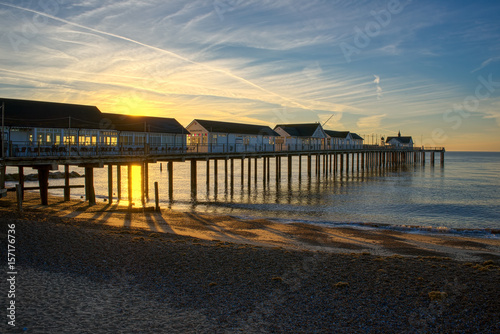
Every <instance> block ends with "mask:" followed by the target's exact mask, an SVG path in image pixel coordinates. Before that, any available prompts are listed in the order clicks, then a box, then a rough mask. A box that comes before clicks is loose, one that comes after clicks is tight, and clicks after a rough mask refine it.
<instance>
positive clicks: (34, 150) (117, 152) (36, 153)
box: [4, 141, 444, 158]
mask: <svg viewBox="0 0 500 334" xmlns="http://www.w3.org/2000/svg"><path fill="white" fill-rule="evenodd" d="M347 150H348V151H358V150H359V151H383V150H399V151H444V148H443V147H396V146H389V145H387V146H379V145H354V144H352V145H347V144H344V145H329V144H321V143H319V144H267V143H263V144H262V143H261V144H185V143H184V144H182V143H181V144H162V145H154V144H140V145H116V144H115V145H107V144H92V145H79V144H52V145H50V144H43V143H31V142H19V141H17V142H16V141H10V142H9V143H8V145H6V147H5V152H4V153H5V154H4V157H11V158H17V157H71V156H74V157H77V156H81V157H85V156H138V155H153V156H154V155H158V156H165V155H179V154H191V153H228V154H231V153H272V152H321V151H347Z"/></svg>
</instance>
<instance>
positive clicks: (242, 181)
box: [240, 158, 245, 188]
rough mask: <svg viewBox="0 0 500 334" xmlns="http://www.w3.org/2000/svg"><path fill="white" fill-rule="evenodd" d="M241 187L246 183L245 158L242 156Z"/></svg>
mask: <svg viewBox="0 0 500 334" xmlns="http://www.w3.org/2000/svg"><path fill="white" fill-rule="evenodd" d="M240 178H241V187H242V188H243V186H244V185H245V158H241V176H240Z"/></svg>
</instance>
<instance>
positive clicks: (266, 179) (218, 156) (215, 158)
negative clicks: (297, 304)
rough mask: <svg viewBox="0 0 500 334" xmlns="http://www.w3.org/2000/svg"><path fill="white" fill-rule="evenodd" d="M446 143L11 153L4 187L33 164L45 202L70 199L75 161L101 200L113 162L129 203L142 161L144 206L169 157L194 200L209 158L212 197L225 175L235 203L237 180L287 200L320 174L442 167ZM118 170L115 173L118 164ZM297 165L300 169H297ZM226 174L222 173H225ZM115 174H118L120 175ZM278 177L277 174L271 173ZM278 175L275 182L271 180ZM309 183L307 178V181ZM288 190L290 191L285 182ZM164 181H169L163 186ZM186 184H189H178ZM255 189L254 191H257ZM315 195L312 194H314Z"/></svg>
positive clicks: (247, 188) (343, 176)
mask: <svg viewBox="0 0 500 334" xmlns="http://www.w3.org/2000/svg"><path fill="white" fill-rule="evenodd" d="M444 152H445V150H444V148H413V149H396V148H384V147H370V148H368V149H351V150H328V151H325V150H320V151H279V152H258V153H257V152H255V153H250V152H247V153H189V152H182V153H178V154H168V155H134V156H130V155H127V156H116V155H114V156H84V157H81V156H65V157H61V156H53V157H50V156H43V157H14V158H6V159H4V161H3V163H4V164H3V165H2V166H1V167H2V168H1V180H0V181H1V186H2V188H5V187H4V184H5V181H4V180H5V167H6V166H12V167H18V170H19V184H20V186H21V191H24V190H27V189H26V188H24V181H23V174H24V173H23V168H24V167H32V168H34V169H37V170H38V179H39V186H38V187H31V188H28V189H39V190H40V198H41V203H42V205H47V204H48V189H51V188H62V189H64V199H65V200H69V199H70V190H71V188H77V187H82V185H71V184H70V178H69V166H70V165H73V166H79V167H83V168H84V169H85V185H84V187H85V200H87V201H88V202H89V204H90V205H92V204H95V197H96V196H95V191H94V168H103V167H104V166H106V167H107V172H108V203H110V204H111V203H112V202H113V192H114V186H115V187H116V188H115V189H116V198H117V199H118V200H122V197H123V196H122V195H123V194H122V172H123V168H122V167H126V172H127V173H128V174H127V176H128V177H127V180H128V187H127V190H128V194H127V196H126V197H127V199H128V202H129V205H131V203H132V197H133V182H132V181H133V174H135V173H133V168H132V166H139V167H140V169H139V172H138V173H137V175H136V177H139V178H140V182H138V184H137V186H138V187H139V193H140V197H141V202H142V205H143V206H144V205H145V203H146V200H147V199H148V198H149V193H150V189H149V164H151V163H157V162H166V168H167V173H168V179H167V185H166V187H167V189H168V192H167V194H168V201H169V202H173V201H174V182H173V181H174V177H173V176H174V163H186V162H189V163H190V193H191V200H192V202H193V203H196V202H197V198H198V185H199V183H198V168H199V163H200V162H202V163H203V162H204V163H205V166H204V167H205V169H206V170H205V182H206V192H207V199H208V197H209V194H210V193H211V192H213V198H214V200H215V201H217V200H218V196H219V195H222V194H221V193H220V191H219V189H218V187H219V177H223V179H224V186H225V187H224V191H223V198H224V200H225V201H227V200H228V199H229V200H230V201H231V202H232V201H233V200H234V196H235V188H236V184H237V183H239V184H240V185H239V186H240V190H241V191H240V192H241V193H240V197H241V199H243V198H244V193H245V192H247V193H248V196H247V199H248V200H250V196H251V195H253V196H254V197H255V198H254V200H256V197H257V196H259V192H257V191H253V190H255V189H256V188H257V186H262V189H263V191H262V193H261V194H260V195H262V196H263V197H264V200H265V199H266V198H267V197H270V196H271V195H270V193H269V190H270V189H271V187H274V189H275V196H274V197H275V201H281V200H282V193H283V194H286V196H288V197H287V201H288V202H289V203H291V201H292V197H293V196H292V194H293V191H292V188H293V186H294V185H295V186H297V187H299V188H301V187H307V190H308V191H309V192H310V191H311V190H312V188H311V187H313V186H315V187H318V189H317V190H318V191H319V190H320V187H321V186H322V184H323V186H326V183H324V182H323V183H322V182H314V183H313V182H311V180H312V179H313V178H314V177H315V178H317V180H323V179H326V180H327V179H328V178H331V177H333V176H335V177H339V180H340V182H342V180H347V178H349V177H354V176H356V177H357V178H363V177H364V176H365V174H366V173H367V172H376V171H379V172H383V171H385V170H387V169H390V168H394V167H401V166H408V165H425V163H426V156H429V158H430V164H431V165H434V164H435V153H440V163H441V166H442V165H443V163H444ZM219 163H223V164H224V166H223V167H224V168H223V172H222V173H221V172H220V169H219ZM60 165H63V166H64V167H65V168H64V169H65V182H64V185H63V186H49V184H48V176H49V171H50V170H55V169H58V166H60ZM114 167H116V172H115V173H113V168H114ZM237 168H239V170H240V171H239V180H237V179H236V176H237V172H236V169H237ZM294 168H295V169H296V170H294ZM220 174H222V175H220ZM113 176H115V177H116V180H114V178H113ZM271 176H272V178H271ZM271 179H273V181H274V183H275V185H274V186H273V185H272V184H271ZM304 180H305V181H306V182H303V181H304ZM285 184H287V189H286V190H284V189H283V187H284V185H285ZM162 186H163V185H162ZM177 186H184V185H177ZM252 191H253V192H252ZM308 200H310V198H309V199H308Z"/></svg>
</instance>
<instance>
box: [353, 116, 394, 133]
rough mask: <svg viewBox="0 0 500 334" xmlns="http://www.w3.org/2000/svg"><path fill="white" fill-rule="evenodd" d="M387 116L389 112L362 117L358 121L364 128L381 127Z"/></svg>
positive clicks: (359, 126)
mask: <svg viewBox="0 0 500 334" xmlns="http://www.w3.org/2000/svg"><path fill="white" fill-rule="evenodd" d="M385 117H387V114H382V115H374V116H368V117H361V118H360V119H359V120H358V122H357V126H358V128H359V129H362V130H370V129H374V130H375V129H379V128H380V123H381V122H382V120H383V119H384V118H385Z"/></svg>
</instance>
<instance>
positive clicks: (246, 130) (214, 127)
mask: <svg viewBox="0 0 500 334" xmlns="http://www.w3.org/2000/svg"><path fill="white" fill-rule="evenodd" d="M194 121H196V122H198V123H199V124H200V125H201V126H202V127H204V128H205V129H206V130H207V131H209V132H217V133H235V134H242V135H262V136H279V134H277V133H276V132H274V131H273V130H272V129H271V128H270V127H269V126H267V125H253V124H243V123H232V122H219V121H209V120H204V119H195V120H194ZM188 127H189V126H188Z"/></svg>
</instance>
